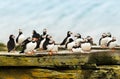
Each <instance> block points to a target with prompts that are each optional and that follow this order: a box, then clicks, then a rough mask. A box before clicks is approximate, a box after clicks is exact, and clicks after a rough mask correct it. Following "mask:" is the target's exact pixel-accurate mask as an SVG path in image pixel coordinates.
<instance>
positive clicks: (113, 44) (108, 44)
mask: <svg viewBox="0 0 120 79" xmlns="http://www.w3.org/2000/svg"><path fill="white" fill-rule="evenodd" d="M116 46H117V42H116V38H115V37H112V39H111V40H110V41H109V42H108V43H107V47H108V48H110V49H112V48H115V47H116Z"/></svg>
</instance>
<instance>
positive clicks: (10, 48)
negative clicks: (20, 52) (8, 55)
mask: <svg viewBox="0 0 120 79" xmlns="http://www.w3.org/2000/svg"><path fill="white" fill-rule="evenodd" d="M14 38H15V36H14V35H10V36H9V41H8V42H7V49H8V52H11V51H13V50H14V49H15V40H14Z"/></svg>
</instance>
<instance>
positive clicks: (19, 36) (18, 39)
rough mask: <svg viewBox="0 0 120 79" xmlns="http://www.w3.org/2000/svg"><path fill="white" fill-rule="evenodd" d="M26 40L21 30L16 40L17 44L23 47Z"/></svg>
mask: <svg viewBox="0 0 120 79" xmlns="http://www.w3.org/2000/svg"><path fill="white" fill-rule="evenodd" d="M24 40H25V36H24V35H23V32H22V30H21V29H19V34H18V36H17V38H16V43H17V44H19V45H21V44H22V42H23V41H24Z"/></svg>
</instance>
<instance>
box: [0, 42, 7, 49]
mask: <svg viewBox="0 0 120 79" xmlns="http://www.w3.org/2000/svg"><path fill="white" fill-rule="evenodd" d="M0 51H7V47H6V45H5V44H4V43H1V42H0Z"/></svg>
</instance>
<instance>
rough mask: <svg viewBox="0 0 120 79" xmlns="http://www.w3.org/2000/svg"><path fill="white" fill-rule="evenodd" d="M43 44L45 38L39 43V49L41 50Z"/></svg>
mask: <svg viewBox="0 0 120 79" xmlns="http://www.w3.org/2000/svg"><path fill="white" fill-rule="evenodd" d="M44 42H45V38H44V39H43V40H42V41H41V43H40V49H43V43H44Z"/></svg>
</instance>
